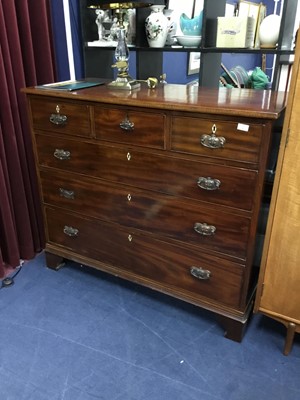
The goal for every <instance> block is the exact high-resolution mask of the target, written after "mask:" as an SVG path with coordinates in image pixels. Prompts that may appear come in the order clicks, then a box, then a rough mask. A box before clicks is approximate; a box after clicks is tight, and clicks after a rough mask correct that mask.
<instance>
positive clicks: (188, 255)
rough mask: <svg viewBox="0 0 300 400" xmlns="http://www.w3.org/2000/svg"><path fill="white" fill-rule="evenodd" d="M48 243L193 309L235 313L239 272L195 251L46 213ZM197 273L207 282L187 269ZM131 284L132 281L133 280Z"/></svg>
mask: <svg viewBox="0 0 300 400" xmlns="http://www.w3.org/2000/svg"><path fill="white" fill-rule="evenodd" d="M46 216H47V226H48V235H49V237H48V240H49V243H51V244H52V245H59V246H62V247H63V248H65V249H69V250H71V251H73V252H75V253H79V254H82V255H85V256H87V257H90V258H92V259H94V260H98V261H101V262H103V263H105V264H107V265H108V270H109V266H110V265H111V266H114V267H115V268H117V270H118V275H119V276H123V274H122V270H126V272H127V274H128V273H131V274H134V275H135V276H139V275H140V276H142V277H144V278H147V279H149V280H150V281H151V287H155V284H157V285H159V286H160V287H164V288H165V291H166V292H168V290H169V287H172V288H173V290H178V291H179V292H180V293H181V296H183V295H184V293H186V294H187V295H189V296H191V297H192V298H193V302H194V303H198V304H199V303H200V302H201V298H202V297H203V296H204V297H208V298H210V299H213V300H215V301H217V302H220V303H222V304H226V305H227V306H232V307H239V302H240V291H241V281H242V279H243V272H244V268H243V267H241V266H240V265H239V264H236V263H233V262H230V261H226V262H225V263H223V260H222V261H221V259H220V258H217V257H213V256H212V255H209V254H208V253H206V252H202V251H200V249H199V250H197V249H190V248H185V247H178V245H174V244H172V243H167V242H165V241H160V240H158V238H157V237H155V236H151V235H143V234H141V233H140V232H138V231H136V230H134V229H133V228H130V227H127V228H124V227H120V226H119V225H117V224H112V223H106V222H103V221H97V220H94V219H91V218H87V217H85V218H83V217H81V216H80V215H78V214H77V215H76V214H72V213H70V212H66V211H61V210H59V209H56V208H50V207H46ZM66 225H68V226H71V227H73V228H77V229H78V231H79V232H78V235H77V236H73V237H72V236H68V235H66V234H65V233H64V228H65V226H66ZM193 266H196V267H202V268H203V269H205V270H209V271H210V272H211V277H210V279H208V280H199V279H197V278H194V277H193V276H192V275H191V273H190V269H191V267H193ZM134 280H135V281H136V278H135V279H134Z"/></svg>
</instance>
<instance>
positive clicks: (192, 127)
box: [171, 117, 263, 163]
mask: <svg viewBox="0 0 300 400" xmlns="http://www.w3.org/2000/svg"><path fill="white" fill-rule="evenodd" d="M262 131H263V127H262V125H258V124H257V125H255V124H251V125H247V124H246V123H238V122H229V121H215V122H213V120H212V119H209V120H208V119H203V118H190V117H173V119H172V138H171V148H172V150H175V151H178V152H183V153H190V154H199V155H205V156H209V157H216V158H223V159H230V160H239V161H245V162H254V163H257V162H258V161H259V154H260V144H261V139H262Z"/></svg>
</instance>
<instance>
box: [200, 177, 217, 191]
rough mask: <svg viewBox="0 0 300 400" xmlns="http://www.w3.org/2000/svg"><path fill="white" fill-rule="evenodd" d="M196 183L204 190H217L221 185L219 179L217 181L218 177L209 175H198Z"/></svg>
mask: <svg viewBox="0 0 300 400" xmlns="http://www.w3.org/2000/svg"><path fill="white" fill-rule="evenodd" d="M197 185H198V186H199V188H201V189H204V190H218V189H219V188H220V186H221V181H219V179H213V178H211V177H209V176H208V177H207V178H205V177H204V176H200V177H199V178H198V182H197Z"/></svg>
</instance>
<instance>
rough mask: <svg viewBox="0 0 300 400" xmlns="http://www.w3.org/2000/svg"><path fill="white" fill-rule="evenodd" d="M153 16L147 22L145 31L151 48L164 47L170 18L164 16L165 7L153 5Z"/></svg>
mask: <svg viewBox="0 0 300 400" xmlns="http://www.w3.org/2000/svg"><path fill="white" fill-rule="evenodd" d="M150 8H151V14H150V15H149V16H148V17H147V18H146V20H145V30H146V36H147V40H148V44H149V46H150V47H164V45H165V44H166V40H167V36H168V25H169V21H168V18H167V17H166V16H165V15H164V13H163V10H164V8H165V6H160V5H153V6H151V7H150Z"/></svg>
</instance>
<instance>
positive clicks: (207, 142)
mask: <svg viewBox="0 0 300 400" xmlns="http://www.w3.org/2000/svg"><path fill="white" fill-rule="evenodd" d="M200 143H201V144H202V146H204V147H208V148H210V149H221V148H222V147H224V145H225V143H226V139H225V138H224V137H222V136H220V137H217V136H216V135H214V134H213V133H212V134H211V135H202V136H201V140H200Z"/></svg>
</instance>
